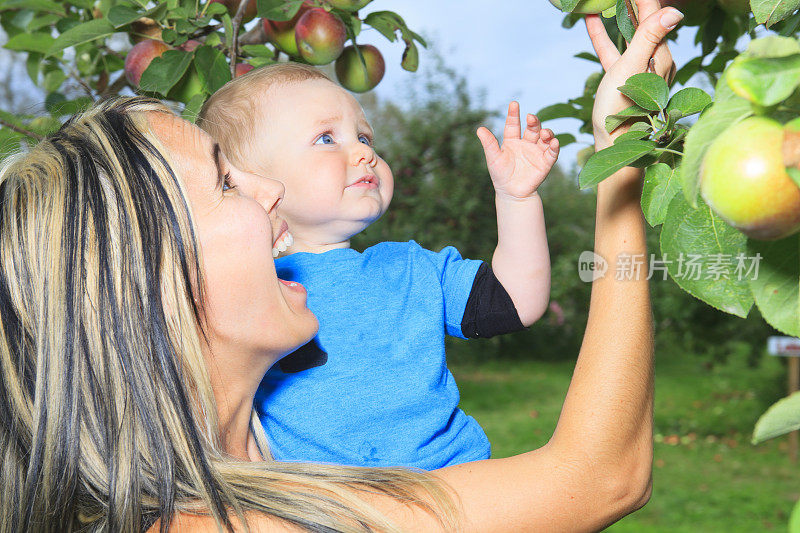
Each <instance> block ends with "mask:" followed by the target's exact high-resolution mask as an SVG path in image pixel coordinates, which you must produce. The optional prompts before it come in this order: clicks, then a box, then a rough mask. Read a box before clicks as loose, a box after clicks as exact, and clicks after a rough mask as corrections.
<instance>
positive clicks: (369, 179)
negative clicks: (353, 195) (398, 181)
mask: <svg viewBox="0 0 800 533" xmlns="http://www.w3.org/2000/svg"><path fill="white" fill-rule="evenodd" d="M349 186H350V187H363V188H366V189H377V188H378V177H377V176H375V175H374V174H367V175H364V176H361V177H360V178H358V180H357V181H356V182H355V183H351V184H350V185H349Z"/></svg>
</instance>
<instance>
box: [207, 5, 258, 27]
mask: <svg viewBox="0 0 800 533" xmlns="http://www.w3.org/2000/svg"><path fill="white" fill-rule="evenodd" d="M214 2H216V3H219V4H222V5H223V6H225V8H226V9H227V10H228V15H230V16H231V18H233V17H234V16H235V15H236V11H237V10H238V9H239V4H240V0H211V1H210V2H209V4H213V3H214ZM257 14H258V0H250V3H249V4H247V7H246V8H245V10H244V16H243V17H242V22H243V23H244V22H250V21H251V20H253V19H254V18H256V15H257Z"/></svg>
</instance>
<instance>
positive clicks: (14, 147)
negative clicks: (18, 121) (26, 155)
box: [0, 128, 25, 161]
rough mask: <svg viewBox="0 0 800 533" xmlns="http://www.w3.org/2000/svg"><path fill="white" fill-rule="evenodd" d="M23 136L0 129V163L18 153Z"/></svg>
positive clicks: (9, 130)
mask: <svg viewBox="0 0 800 533" xmlns="http://www.w3.org/2000/svg"><path fill="white" fill-rule="evenodd" d="M23 139H25V136H24V135H22V134H21V133H17V132H16V131H14V130H11V129H9V128H0V161H2V160H3V159H5V158H6V157H8V156H10V155H11V154H15V153H17V152H19V150H20V148H21V145H20V143H21V141H22V140H23Z"/></svg>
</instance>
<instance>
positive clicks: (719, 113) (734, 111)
mask: <svg viewBox="0 0 800 533" xmlns="http://www.w3.org/2000/svg"><path fill="white" fill-rule="evenodd" d="M715 95H716V102H715V103H714V104H713V105H712V106H711V107H710V108H708V109H707V110H706V112H705V113H703V114H702V115H701V116H700V118H699V119H698V120H697V122H696V123H695V125H694V126H692V129H691V130H689V133H688V134H687V135H686V142H685V144H684V148H683V163H682V164H681V182H682V184H683V194H684V195H685V197H686V200H688V202H689V204H690V205H692V206H694V205H697V204H696V201H697V193H698V191H699V190H700V168H701V165H702V163H703V158H704V157H705V155H706V150H708V147H709V146H711V143H712V142H714V140H715V139H716V138H717V137H718V136H719V135H720V134H721V133H722V132H723V131H725V130H726V129H728V127H729V126H731V125H733V124H735V123H737V122H739V121H740V120H742V119H744V118H747V117H749V116H750V115H752V114H753V109H752V106H751V105H750V102H748V101H747V100H745V99H744V98H739V97H738V96H736V95H735V94H733V91H731V89H730V87H728V82H727V80H726V75H725V74H723V76H722V78H721V79H720V81H719V82H718V83H717V87H716V92H715Z"/></svg>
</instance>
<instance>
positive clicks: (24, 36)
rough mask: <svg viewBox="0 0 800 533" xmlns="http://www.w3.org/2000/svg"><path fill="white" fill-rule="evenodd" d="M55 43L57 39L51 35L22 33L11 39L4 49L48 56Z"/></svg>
mask: <svg viewBox="0 0 800 533" xmlns="http://www.w3.org/2000/svg"><path fill="white" fill-rule="evenodd" d="M54 41H55V39H53V38H52V37H51V36H50V33H20V34H19V35H15V36H14V37H12V38H10V39H9V40H8V42H7V43H6V44H5V45H4V46H3V48H8V49H9V50H17V51H20V52H37V53H40V54H46V53H47V52H48V50H50V47H51V46H53V42H54Z"/></svg>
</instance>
